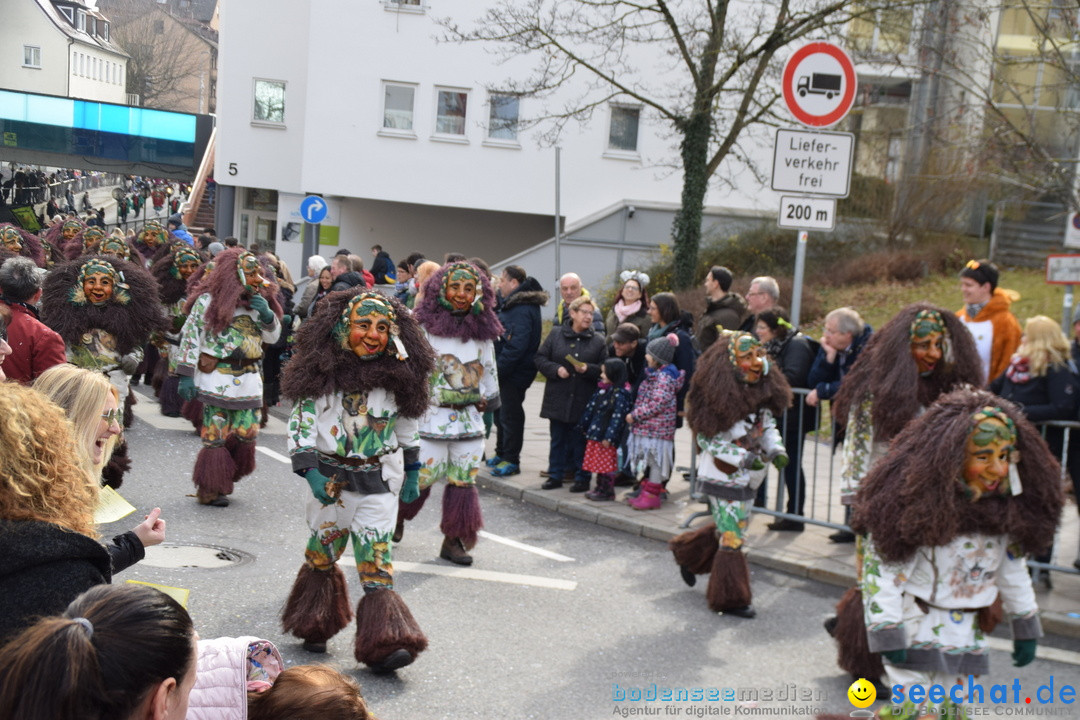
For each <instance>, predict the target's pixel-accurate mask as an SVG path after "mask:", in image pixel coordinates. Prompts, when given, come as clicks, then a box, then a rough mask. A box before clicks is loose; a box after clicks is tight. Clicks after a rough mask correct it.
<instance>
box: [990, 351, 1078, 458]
mask: <svg viewBox="0 0 1080 720" xmlns="http://www.w3.org/2000/svg"><path fill="white" fill-rule="evenodd" d="M990 391H991V392H993V393H994V394H996V395H1000V396H1001V397H1003V398H1005V399H1006V400H1011V401H1012V402H1014V403H1016V404H1017V405H1019V406H1020V409H1021V410H1022V411H1023V413H1024V416H1025V417H1026V418H1027V419H1028V420H1030V421H1031V422H1042V421H1043V420H1075V419H1076V408H1077V403H1078V401H1080V396H1078V395H1077V392H1076V391H1077V379H1076V375H1075V374H1074V373H1073V370H1072V369H1071V368H1070V367H1069V365H1051V366H1050V367H1048V368H1046V374H1045V375H1043V376H1041V377H1032V378H1031V379H1030V380H1028V381H1027V382H1013V381H1012V380H1010V379H1009V376H1008V374H1007V372H1004V373H1001V374H1000V375H998V376H997V377H996V378H994V381H993V382H991V383H990ZM1073 442H1075V440H1073Z"/></svg>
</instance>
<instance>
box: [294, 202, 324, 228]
mask: <svg viewBox="0 0 1080 720" xmlns="http://www.w3.org/2000/svg"><path fill="white" fill-rule="evenodd" d="M300 216H301V217H302V218H304V222H307V223H311V224H312V225H317V224H318V223H321V222H322V221H323V220H325V219H326V201H325V200H323V199H322V198H321V197H319V196H318V195H308V196H307V197H306V198H304V199H303V201H302V202H301V203H300Z"/></svg>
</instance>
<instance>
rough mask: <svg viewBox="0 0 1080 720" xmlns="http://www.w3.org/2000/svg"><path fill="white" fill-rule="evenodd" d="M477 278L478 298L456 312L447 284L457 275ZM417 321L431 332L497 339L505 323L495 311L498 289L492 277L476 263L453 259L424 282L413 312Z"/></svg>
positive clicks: (448, 335)
mask: <svg viewBox="0 0 1080 720" xmlns="http://www.w3.org/2000/svg"><path fill="white" fill-rule="evenodd" d="M455 274H458V275H464V276H468V277H471V278H475V279H476V301H475V302H474V303H473V304H472V307H471V308H470V309H469V311H468V312H467V313H466V314H464V315H454V314H453V313H451V311H450V303H448V302H447V300H446V297H445V294H446V285H447V284H448V283H449V282H450V280H451V278H452V277H453V276H454V275H455ZM414 315H415V317H416V321H417V322H419V323H420V324H421V325H422V326H423V327H424V329H425V330H427V331H428V332H429V333H431V334H432V335H439V336H440V337H452V338H459V339H461V340H495V339H496V338H498V337H499V336H500V335H502V332H503V329H502V324H501V323H500V322H499V318H498V317H496V315H495V290H494V289H493V288H492V286H491V281H490V280H488V278H487V276H486V275H485V274H484V273H483V272H482V271H481V270H480V269H479V268H477V267H476V266H475V265H473V264H472V263H468V262H453V263H449V264H447V265H443V266H442V267H441V268H439V269H438V270H436V271H435V272H434V273H432V274H431V277H430V278H428V280H427V282H426V283H424V294H423V297H422V298H421V299H420V302H419V303H417V306H416V311H415V313H414Z"/></svg>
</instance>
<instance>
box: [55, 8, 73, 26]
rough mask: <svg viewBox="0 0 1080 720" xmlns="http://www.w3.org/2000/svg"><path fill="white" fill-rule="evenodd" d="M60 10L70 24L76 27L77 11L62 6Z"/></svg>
mask: <svg viewBox="0 0 1080 720" xmlns="http://www.w3.org/2000/svg"><path fill="white" fill-rule="evenodd" d="M59 9H60V12H62V13H64V17H66V18H67V19H68V22H69V23H71V24H72V25H74V24H75V11H74V10H73V9H72V8H69V7H63V6H61V7H60V8H59Z"/></svg>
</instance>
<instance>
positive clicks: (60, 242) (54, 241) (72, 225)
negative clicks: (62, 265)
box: [45, 218, 86, 262]
mask: <svg viewBox="0 0 1080 720" xmlns="http://www.w3.org/2000/svg"><path fill="white" fill-rule="evenodd" d="M85 227H86V223H84V222H83V221H82V220H76V219H75V218H71V219H69V220H65V221H63V222H62V223H57V224H56V225H52V226H50V227H49V229H48V230H46V231H45V241H46V242H47V243H48V244H49V245H50V246H51V247H52V249H53V253H54V255H58V256H60V259H58V260H57V262H63V258H64V257H66V255H65V253H66V252H67V247H68V245H69V244H70V243H71V242H72V240H74V238H75V236H77V235H78V234H79V233H81V232H82V231H83V228H85ZM80 247H81V243H80Z"/></svg>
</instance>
